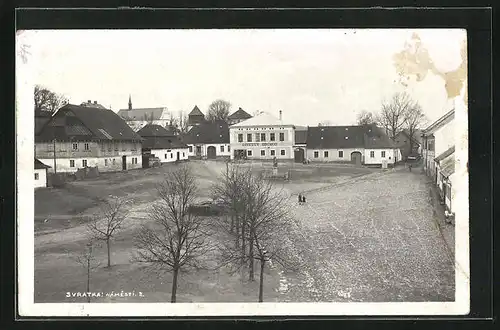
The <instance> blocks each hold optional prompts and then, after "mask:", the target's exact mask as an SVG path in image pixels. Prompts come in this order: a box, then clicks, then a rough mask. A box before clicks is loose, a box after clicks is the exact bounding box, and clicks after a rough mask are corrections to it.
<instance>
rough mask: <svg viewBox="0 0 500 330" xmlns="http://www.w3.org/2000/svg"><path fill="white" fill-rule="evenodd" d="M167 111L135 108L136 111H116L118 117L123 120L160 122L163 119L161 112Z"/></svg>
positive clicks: (163, 109)
mask: <svg viewBox="0 0 500 330" xmlns="http://www.w3.org/2000/svg"><path fill="white" fill-rule="evenodd" d="M164 111H167V108H136V109H132V110H129V109H120V110H119V111H118V116H120V117H121V118H123V119H125V120H138V121H142V120H146V117H147V119H152V120H160V119H164V118H163V112H164Z"/></svg>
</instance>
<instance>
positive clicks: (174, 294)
mask: <svg viewBox="0 0 500 330" xmlns="http://www.w3.org/2000/svg"><path fill="white" fill-rule="evenodd" d="M178 276H179V269H178V268H174V273H173V279H172V296H171V298H170V302H172V303H175V301H176V298H177V277H178Z"/></svg>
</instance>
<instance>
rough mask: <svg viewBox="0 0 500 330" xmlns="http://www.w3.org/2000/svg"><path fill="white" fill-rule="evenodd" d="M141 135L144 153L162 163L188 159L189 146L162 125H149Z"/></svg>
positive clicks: (139, 132) (143, 129)
mask: <svg viewBox="0 0 500 330" xmlns="http://www.w3.org/2000/svg"><path fill="white" fill-rule="evenodd" d="M137 134H139V135H140V136H141V137H142V138H143V139H144V140H143V141H142V153H143V154H151V155H154V156H155V157H157V158H159V159H160V162H162V163H171V162H175V161H182V160H186V159H188V150H189V148H188V146H187V144H185V143H184V142H182V141H181V140H180V139H179V137H178V136H176V135H175V134H174V133H173V132H170V131H168V130H167V129H166V128H164V127H161V126H160V125H154V124H147V125H146V126H144V127H143V128H141V129H140V130H139V131H138V132H137Z"/></svg>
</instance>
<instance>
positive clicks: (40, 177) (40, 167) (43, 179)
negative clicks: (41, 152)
mask: <svg viewBox="0 0 500 330" xmlns="http://www.w3.org/2000/svg"><path fill="white" fill-rule="evenodd" d="M49 167H50V166H47V165H45V164H44V163H42V162H41V161H39V160H38V159H36V158H35V188H45V187H47V169H48V168H49Z"/></svg>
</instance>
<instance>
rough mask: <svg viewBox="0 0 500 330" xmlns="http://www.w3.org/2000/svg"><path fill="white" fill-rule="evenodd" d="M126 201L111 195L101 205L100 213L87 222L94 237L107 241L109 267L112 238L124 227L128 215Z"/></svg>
mask: <svg viewBox="0 0 500 330" xmlns="http://www.w3.org/2000/svg"><path fill="white" fill-rule="evenodd" d="M126 203H127V200H126V199H124V198H121V197H111V198H110V199H108V200H106V201H105V202H104V203H103V204H102V205H101V207H100V211H99V213H97V214H95V215H94V217H93V219H92V220H91V221H90V222H89V223H88V224H87V228H88V229H89V232H90V233H91V235H92V237H93V238H94V239H96V240H101V241H104V242H105V243H106V248H107V252H108V267H111V239H112V238H113V237H115V235H116V233H117V232H118V231H119V230H120V229H122V225H123V221H124V220H125V219H126V218H127V215H128V213H127V211H125V205H126Z"/></svg>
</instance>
